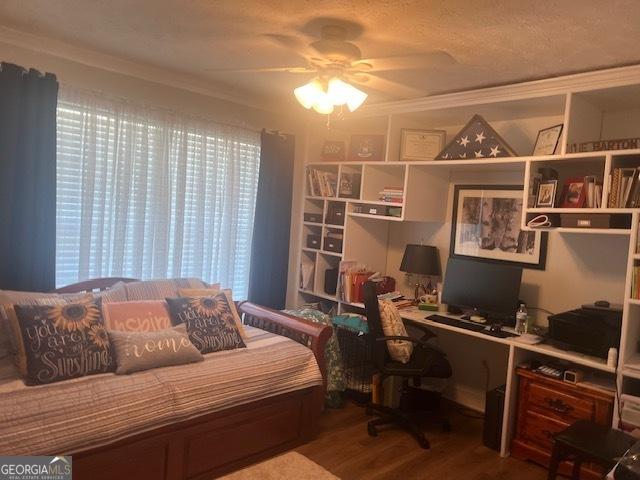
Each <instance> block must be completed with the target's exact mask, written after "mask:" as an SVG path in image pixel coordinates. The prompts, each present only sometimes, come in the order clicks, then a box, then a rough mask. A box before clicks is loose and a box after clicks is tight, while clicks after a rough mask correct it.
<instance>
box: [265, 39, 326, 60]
mask: <svg viewBox="0 0 640 480" xmlns="http://www.w3.org/2000/svg"><path fill="white" fill-rule="evenodd" d="M262 36H263V37H265V38H268V39H269V40H271V41H272V42H275V43H277V44H278V45H280V46H281V47H284V48H286V49H287V50H291V51H293V52H294V53H296V54H298V55H299V56H301V57H302V58H304V59H306V60H307V61H308V62H311V61H312V60H313V59H321V58H322V55H320V53H319V52H318V51H317V50H316V49H315V48H313V47H312V46H311V45H309V44H308V43H307V42H305V41H304V40H302V39H301V38H299V37H296V36H294V35H282V34H279V33H263V34H262Z"/></svg>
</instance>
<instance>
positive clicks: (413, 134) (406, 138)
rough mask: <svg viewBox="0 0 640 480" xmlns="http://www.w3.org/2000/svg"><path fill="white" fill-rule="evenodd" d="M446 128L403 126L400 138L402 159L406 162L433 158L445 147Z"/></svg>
mask: <svg viewBox="0 0 640 480" xmlns="http://www.w3.org/2000/svg"><path fill="white" fill-rule="evenodd" d="M446 138H447V132H446V131H445V130H410V129H405V128H403V129H402V131H401V138H400V160H402V161H404V162H411V161H420V160H433V159H434V158H436V156H437V155H438V153H440V152H441V151H442V149H443V148H444V144H445V140H446Z"/></svg>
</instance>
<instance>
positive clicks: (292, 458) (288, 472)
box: [220, 452, 340, 480]
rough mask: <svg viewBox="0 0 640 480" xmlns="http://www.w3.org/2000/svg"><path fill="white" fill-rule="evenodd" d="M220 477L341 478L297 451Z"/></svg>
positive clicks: (229, 479)
mask: <svg viewBox="0 0 640 480" xmlns="http://www.w3.org/2000/svg"><path fill="white" fill-rule="evenodd" d="M220 478H221V480H222V479H224V480H256V479H260V480H293V479H295V480H340V479H339V478H338V477H336V476H335V475H333V474H331V473H329V472H328V471H326V470H325V469H324V468H322V467H321V466H320V465H318V464H316V463H313V462H312V461H311V460H309V459H308V458H307V457H305V456H304V455H300V454H299V453H296V452H289V453H285V454H284V455H280V456H279V457H275V458H272V459H270V460H267V461H265V462H262V463H257V464H256V465H252V466H250V467H247V468H243V469H242V470H238V471H237V472H233V473H230V474H229V475H225V476H224V477H220Z"/></svg>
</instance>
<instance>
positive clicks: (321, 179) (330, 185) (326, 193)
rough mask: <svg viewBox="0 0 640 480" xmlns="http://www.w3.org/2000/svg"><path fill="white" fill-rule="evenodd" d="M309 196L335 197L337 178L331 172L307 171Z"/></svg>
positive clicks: (310, 169)
mask: <svg viewBox="0 0 640 480" xmlns="http://www.w3.org/2000/svg"><path fill="white" fill-rule="evenodd" d="M307 179H308V182H307V183H308V186H309V195H311V196H313V197H335V196H336V188H337V184H338V176H337V175H336V174H335V173H333V172H328V171H326V170H318V169H316V168H309V169H307Z"/></svg>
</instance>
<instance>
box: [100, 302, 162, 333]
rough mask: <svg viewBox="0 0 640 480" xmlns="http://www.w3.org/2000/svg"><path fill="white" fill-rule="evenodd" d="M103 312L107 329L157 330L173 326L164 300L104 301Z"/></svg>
mask: <svg viewBox="0 0 640 480" xmlns="http://www.w3.org/2000/svg"><path fill="white" fill-rule="evenodd" d="M102 314H103V315H104V325H105V327H106V328H107V330H117V331H120V332H157V331H158V330H165V329H167V328H171V319H170V318H169V309H168V308H167V302H165V301H164V300H140V301H137V302H113V303H104V304H103V305H102Z"/></svg>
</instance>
